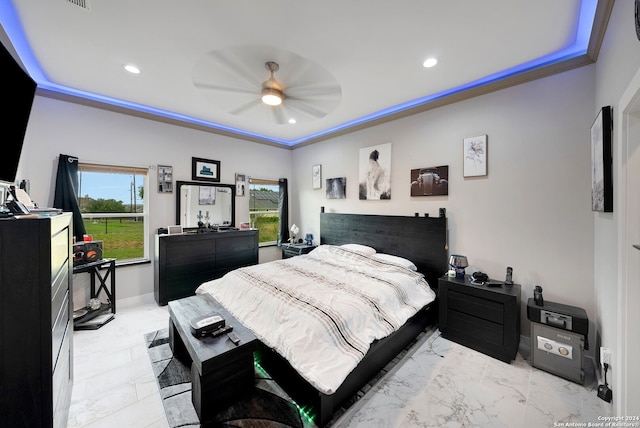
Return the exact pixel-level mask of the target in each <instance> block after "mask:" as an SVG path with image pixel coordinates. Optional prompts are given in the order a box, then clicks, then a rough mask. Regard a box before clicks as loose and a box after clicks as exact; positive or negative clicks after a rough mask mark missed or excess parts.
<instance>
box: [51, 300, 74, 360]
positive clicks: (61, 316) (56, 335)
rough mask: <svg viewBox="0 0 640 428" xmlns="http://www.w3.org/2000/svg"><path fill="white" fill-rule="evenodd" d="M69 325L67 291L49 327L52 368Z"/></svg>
mask: <svg viewBox="0 0 640 428" xmlns="http://www.w3.org/2000/svg"><path fill="white" fill-rule="evenodd" d="M69 323H70V318H69V292H68V291H67V292H66V293H65V295H64V298H63V300H62V305H61V306H60V309H59V311H58V313H57V314H56V320H55V322H54V323H53V326H52V327H51V361H52V363H53V366H54V367H55V365H56V360H57V358H58V355H59V353H60V347H61V345H62V341H63V340H64V336H65V333H66V331H67V329H68V327H69Z"/></svg>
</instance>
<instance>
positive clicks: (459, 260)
mask: <svg viewBox="0 0 640 428" xmlns="http://www.w3.org/2000/svg"><path fill="white" fill-rule="evenodd" d="M449 265H451V267H452V268H454V269H455V270H456V278H464V268H466V267H467V266H469V262H468V261H467V257H466V256H461V255H459V254H452V255H451V257H449Z"/></svg>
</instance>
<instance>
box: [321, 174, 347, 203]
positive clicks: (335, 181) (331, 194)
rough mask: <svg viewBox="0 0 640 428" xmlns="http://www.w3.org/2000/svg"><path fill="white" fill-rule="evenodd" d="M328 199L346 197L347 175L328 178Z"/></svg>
mask: <svg viewBox="0 0 640 428" xmlns="http://www.w3.org/2000/svg"><path fill="white" fill-rule="evenodd" d="M326 189H327V199H345V198H346V197H347V177H336V178H327V183H326Z"/></svg>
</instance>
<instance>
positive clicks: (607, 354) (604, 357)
mask: <svg viewBox="0 0 640 428" xmlns="http://www.w3.org/2000/svg"><path fill="white" fill-rule="evenodd" d="M600 364H602V365H603V366H604V365H605V364H608V365H609V366H611V349H609V348H605V347H604V346H601V347H600Z"/></svg>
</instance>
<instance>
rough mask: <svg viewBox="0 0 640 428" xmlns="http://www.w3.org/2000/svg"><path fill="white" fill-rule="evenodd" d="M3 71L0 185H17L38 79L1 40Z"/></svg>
mask: <svg viewBox="0 0 640 428" xmlns="http://www.w3.org/2000/svg"><path fill="white" fill-rule="evenodd" d="M0 47H1V48H2V49H0V70H2V76H1V77H0V79H2V80H3V85H4V87H5V88H10V89H8V90H7V91H6V92H5V95H4V96H3V98H4V100H5V101H4V103H3V104H4V106H5V108H4V109H3V110H4V111H3V112H2V113H1V115H0V117H1V118H2V127H1V128H0V140H2V148H1V149H0V184H3V183H4V184H5V185H6V184H15V181H16V173H17V171H18V162H19V161H20V153H22V143H23V141H24V135H25V132H26V130H27V123H28V122H29V115H30V114H31V105H32V104H33V97H34V95H35V92H36V82H35V81H34V80H33V79H32V78H31V77H30V76H29V75H28V74H27V73H26V72H25V71H24V70H23V69H22V67H21V66H20V65H19V64H18V63H17V62H16V60H15V59H14V58H13V56H12V55H11V54H10V53H9V51H8V50H7V48H6V47H5V46H4V44H2V43H0Z"/></svg>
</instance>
